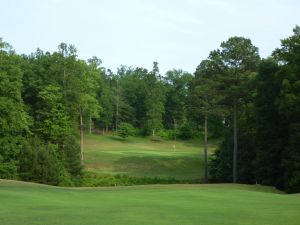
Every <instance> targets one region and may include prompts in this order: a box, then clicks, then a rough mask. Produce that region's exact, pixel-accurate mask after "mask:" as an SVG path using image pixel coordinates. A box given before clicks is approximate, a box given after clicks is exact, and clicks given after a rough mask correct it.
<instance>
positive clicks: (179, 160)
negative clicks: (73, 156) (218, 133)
mask: <svg viewBox="0 0 300 225" xmlns="http://www.w3.org/2000/svg"><path fill="white" fill-rule="evenodd" d="M174 145H175V150H174ZM84 146H85V153H84V156H85V167H86V169H87V170H89V171H93V172H98V173H103V174H126V175H130V176H137V177H138V176H147V177H160V178H168V177H173V178H176V179H200V178H201V177H202V175H203V145H202V142H201V141H195V140H194V141H177V142H174V141H151V140H150V139H149V138H141V137H130V138H128V139H126V140H123V139H122V138H119V137H116V136H100V135H86V136H85V144H84ZM214 148H215V145H214V144H211V145H210V148H209V150H210V151H213V150H214Z"/></svg>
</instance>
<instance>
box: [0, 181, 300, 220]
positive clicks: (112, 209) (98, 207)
mask: <svg viewBox="0 0 300 225" xmlns="http://www.w3.org/2000/svg"><path fill="white" fill-rule="evenodd" d="M299 211H300V197H299V195H286V194H281V193H279V192H277V191H275V190H274V189H272V188H268V187H261V186H247V185H229V184H223V185H153V186H133V187H115V188H112V187H111V188H61V187H51V186H45V185H36V184H30V183H23V182H16V181H4V180H0V224H3V225H21V224H22V225H83V224H88V225H127V224H128V225H140V224H143V225H147V224H149V225H156V224H157V225H158V224H159V225H202V224H203V225H299V222H300V214H299Z"/></svg>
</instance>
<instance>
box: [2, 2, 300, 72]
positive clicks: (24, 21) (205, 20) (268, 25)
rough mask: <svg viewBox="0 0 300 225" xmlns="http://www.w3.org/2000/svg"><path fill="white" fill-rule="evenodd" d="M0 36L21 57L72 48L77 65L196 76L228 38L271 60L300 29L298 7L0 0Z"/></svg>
mask: <svg viewBox="0 0 300 225" xmlns="http://www.w3.org/2000/svg"><path fill="white" fill-rule="evenodd" d="M0 7H1V8H0V37H2V38H3V39H4V41H6V42H9V43H10V44H11V45H13V47H14V49H15V50H16V52H17V53H25V54H29V53H31V52H34V51H35V50H36V48H38V47H39V48H41V49H42V50H45V51H51V52H52V51H55V50H56V49H57V46H58V44H59V43H61V42H66V43H69V44H74V45H75V46H76V48H77V50H78V55H79V57H80V58H83V59H88V58H91V57H92V56H97V57H99V58H101V59H102V61H103V66H104V67H106V68H111V69H112V70H113V71H115V70H116V68H117V67H118V66H120V65H121V64H123V65H127V66H134V67H136V66H141V67H146V68H148V69H151V68H152V62H153V61H157V62H158V63H159V67H160V71H161V73H162V74H163V73H165V72H166V71H167V70H169V69H173V68H177V69H178V68H181V69H183V70H186V71H189V72H191V73H193V72H194V71H195V68H196V67H197V65H198V64H199V63H200V61H201V60H203V59H205V58H206V57H207V56H208V54H209V52H210V51H211V50H213V49H216V48H218V47H219V45H220V43H221V42H222V41H226V40H227V39H228V38H229V37H231V36H244V37H247V38H250V39H251V40H252V42H253V44H254V45H256V46H257V47H259V50H260V55H261V56H262V57H267V56H269V55H270V54H271V52H272V51H273V50H274V49H275V48H276V47H279V46H280V39H282V38H286V37H288V36H290V35H291V34H292V29H293V28H294V27H295V25H296V24H298V25H300V1H299V0H277V1H276V0H265V1H263V0H261V1H259V0H247V1H242V0H240V1H238V0H223V1H222V0H181V1H180V0H147V1H146V0H139V1H138V0H123V1H121V0H119V1H118V0H0Z"/></svg>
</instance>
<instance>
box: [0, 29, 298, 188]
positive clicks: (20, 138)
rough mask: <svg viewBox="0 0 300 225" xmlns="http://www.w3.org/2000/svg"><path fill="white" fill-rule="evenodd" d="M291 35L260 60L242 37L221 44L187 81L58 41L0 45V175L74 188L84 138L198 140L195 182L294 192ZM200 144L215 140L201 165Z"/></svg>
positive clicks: (294, 57)
mask: <svg viewBox="0 0 300 225" xmlns="http://www.w3.org/2000/svg"><path fill="white" fill-rule="evenodd" d="M293 31H294V33H293V35H292V36H291V37H288V38H286V39H284V40H282V41H281V47H279V48H278V49H275V50H274V52H273V54H272V55H271V56H270V57H268V58H267V59H261V58H260V56H259V53H258V48H257V47H255V46H254V45H253V44H252V42H251V40H250V39H247V38H243V37H231V38H229V39H228V40H227V41H225V42H222V43H221V45H220V48H219V49H216V50H213V51H211V52H210V54H209V56H208V58H207V59H205V60H203V61H201V63H200V64H199V66H198V67H197V68H196V71H195V73H194V74H190V73H188V72H185V71H183V70H180V69H178V70H176V69H173V70H170V71H168V72H166V74H165V75H161V74H160V72H159V66H158V63H157V62H154V63H153V68H152V69H151V70H147V69H145V68H142V67H137V68H132V67H126V66H120V67H119V68H118V69H117V72H116V73H113V72H112V71H111V70H109V69H106V68H104V67H103V66H102V61H101V60H100V59H99V58H97V57H92V58H91V59H88V60H81V59H79V58H78V56H77V50H76V48H75V47H74V46H73V45H68V44H65V43H61V44H60V45H59V46H58V50H57V51H55V52H53V53H50V52H44V51H42V50H40V49H37V50H36V52H34V53H32V54H30V55H18V54H16V53H15V51H14V50H13V49H12V47H11V46H10V45H9V44H8V43H6V42H4V41H3V40H2V39H0V87H1V88H0V102H1V104H0V112H1V118H0V124H1V126H0V134H1V136H0V178H7V179H21V180H26V181H35V182H40V183H48V184H54V185H80V181H81V177H82V174H83V166H84V148H83V142H84V135H83V134H84V132H86V133H93V132H97V133H101V134H106V133H109V132H116V133H118V134H119V135H120V136H123V137H126V136H127V135H128V134H136V135H143V136H151V137H152V139H153V140H160V139H172V140H174V141H176V140H177V139H191V138H199V137H201V138H203V139H204V149H205V151H204V153H205V174H204V180H205V182H208V181H210V182H234V183H235V182H241V183H259V184H266V185H274V186H276V187H278V188H280V189H284V190H286V191H289V192H296V191H300V152H299V147H298V146H299V141H300V128H299V127H300V124H299V122H300V119H299V115H300V112H299V107H300V102H299V101H300V97H299V92H300V88H299V87H300V86H299V84H300V83H299V82H300V81H299V76H300V71H299V70H300V67H299V65H300V62H299V60H300V49H299V48H300V47H299V46H300V28H299V27H298V26H296V27H295V29H294V30H293ZM133 130H134V132H133ZM210 138H220V139H222V142H221V144H220V146H219V147H218V149H217V150H216V152H215V154H214V155H213V156H212V157H210V158H209V157H208V154H207V142H208V140H209V139H210ZM78 140H80V141H78ZM208 158H209V159H208Z"/></svg>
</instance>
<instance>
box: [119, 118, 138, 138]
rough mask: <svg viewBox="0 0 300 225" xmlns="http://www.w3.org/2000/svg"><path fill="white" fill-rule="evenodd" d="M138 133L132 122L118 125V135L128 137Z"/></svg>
mask: <svg viewBox="0 0 300 225" xmlns="http://www.w3.org/2000/svg"><path fill="white" fill-rule="evenodd" d="M134 135H136V130H135V128H134V127H133V126H132V125H131V124H130V123H124V122H122V123H120V124H119V126H118V136H120V137H122V138H124V139H125V138H127V137H128V136H134Z"/></svg>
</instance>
